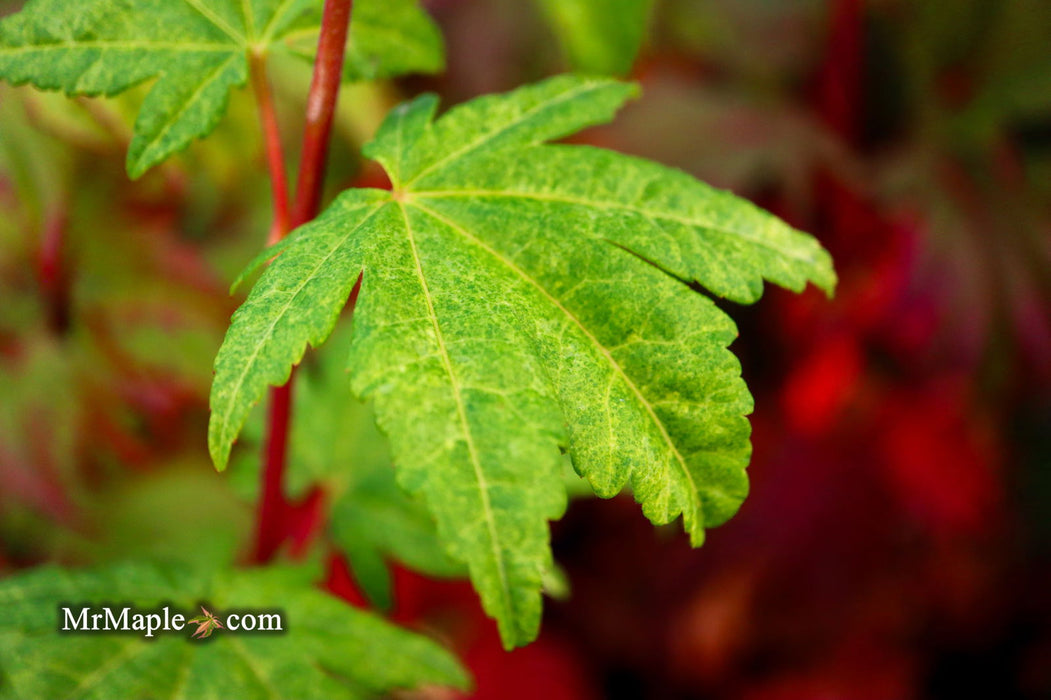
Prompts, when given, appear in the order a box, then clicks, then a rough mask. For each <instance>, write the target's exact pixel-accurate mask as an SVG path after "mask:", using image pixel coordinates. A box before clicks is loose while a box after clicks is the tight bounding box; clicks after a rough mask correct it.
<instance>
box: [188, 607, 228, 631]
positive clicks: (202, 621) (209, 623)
mask: <svg viewBox="0 0 1051 700" xmlns="http://www.w3.org/2000/svg"><path fill="white" fill-rule="evenodd" d="M201 612H203V613H204V615H198V616H197V617H195V618H193V619H191V620H187V622H189V623H191V624H195V625H197V631H196V632H194V633H193V638H194V639H204V638H206V637H210V636H212V632H214V631H215V630H216V629H224V628H223V623H221V622H219V620H218V619H216V617H215V615H213V614H212V613H210V612H208V609H207V608H205V607H204V606H203V605H202V606H201Z"/></svg>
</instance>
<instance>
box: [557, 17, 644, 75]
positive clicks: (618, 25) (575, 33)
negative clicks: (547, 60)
mask: <svg viewBox="0 0 1051 700" xmlns="http://www.w3.org/2000/svg"><path fill="white" fill-rule="evenodd" d="M539 2H540V7H541V9H542V10H543V12H544V14H545V15H546V17H547V19H548V22H549V23H550V24H551V28H552V29H553V30H554V32H555V36H556V37H558V41H559V44H560V45H561V46H562V51H563V52H564V53H565V55H566V58H567V59H568V60H569V64H570V66H572V67H573V68H574V69H575V70H579V71H583V72H587V73H605V74H611V75H619V74H621V73H626V72H628V71H629V70H631V64H632V63H633V62H634V61H635V56H636V54H638V52H639V48H640V46H641V45H642V42H643V40H644V39H645V38H646V28H647V26H648V20H649V14H650V9H651V7H652V5H653V0H539Z"/></svg>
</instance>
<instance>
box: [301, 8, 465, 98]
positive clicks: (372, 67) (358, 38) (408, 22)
mask: <svg viewBox="0 0 1051 700" xmlns="http://www.w3.org/2000/svg"><path fill="white" fill-rule="evenodd" d="M320 19H321V13H320V7H319V8H318V9H317V11H316V12H312V13H310V15H309V16H308V17H306V18H305V21H303V22H300V23H298V26H297V28H296V29H295V30H293V31H291V32H289V33H288V36H286V37H285V43H286V44H287V45H288V46H289V48H291V50H292V51H293V52H295V53H297V54H299V55H301V56H303V57H305V58H308V59H310V60H311V61H313V60H314V55H315V53H316V51H317V40H318V31H319V28H320V26H321V23H320ZM444 67H445V48H444V45H443V42H442V35H441V32H440V31H439V29H438V27H437V26H436V25H435V24H434V22H433V20H431V18H430V16H429V15H428V14H427V13H426V12H424V11H423V10H422V9H420V6H419V3H418V2H417V1H416V0H357V1H356V2H355V3H354V15H353V19H352V21H351V23H350V35H349V36H348V37H347V53H346V58H345V59H344V62H343V79H344V80H346V81H355V80H378V79H380V78H390V77H393V76H396V75H402V74H405V73H438V72H440V71H441V70H442V69H443V68H444Z"/></svg>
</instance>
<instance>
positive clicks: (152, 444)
mask: <svg viewBox="0 0 1051 700" xmlns="http://www.w3.org/2000/svg"><path fill="white" fill-rule="evenodd" d="M574 4H575V3H574V2H570V3H564V4H563V3H560V2H543V3H535V2H525V0H432V1H431V2H427V3H425V5H426V6H427V8H428V9H429V10H430V12H431V13H432V15H433V16H434V17H435V19H436V20H437V22H438V23H439V25H440V26H441V28H442V31H443V33H444V35H445V38H446V44H447V47H448V61H447V63H448V67H447V70H446V72H445V73H444V74H442V75H440V76H438V77H434V78H420V77H414V78H409V79H403V80H399V81H396V82H385V83H375V84H368V85H359V86H349V87H347V88H345V92H344V94H343V96H342V98H341V106H340V113H339V118H338V123H337V135H336V138H337V141H336V143H335V145H334V147H333V151H332V153H333V157H332V158H331V162H330V168H329V171H330V183H331V192H335V191H337V190H338V189H341V188H343V187H347V186H352V185H368V186H383V185H384V179H383V177H382V175H381V174H380V172H379V170H378V168H377V167H376V166H375V165H373V164H368V163H364V162H362V161H361V160H360V157H359V156H358V150H359V147H360V144H361V143H362V142H363V141H364V140H366V139H367V138H368V137H369V135H370V134H371V133H372V131H373V130H374V129H375V127H376V126H377V124H378V122H379V120H380V119H381V118H382V116H383V115H384V114H385V112H386V110H387V109H389V108H390V107H391V106H393V105H394V104H396V103H397V102H399V101H401V100H402V99H405V98H407V97H410V96H412V95H414V94H416V93H418V92H420V91H423V90H434V91H437V92H439V93H440V94H441V95H442V97H443V100H444V104H445V105H446V106H448V105H450V104H454V103H456V102H459V101H462V100H465V99H468V98H470V97H473V96H476V95H478V94H481V93H484V92H492V91H500V90H505V89H510V88H512V87H515V86H517V85H519V84H521V83H523V82H527V81H531V80H534V79H537V78H540V77H543V76H545V75H549V74H551V73H554V72H558V71H560V70H564V69H565V68H566V66H567V64H566V59H565V58H564V57H565V56H566V55H569V56H572V57H574V58H575V59H576V60H577V61H580V62H583V63H584V65H586V66H588V67H591V68H593V69H595V70H618V69H622V68H625V67H626V65H627V64H626V62H625V61H624V56H623V55H621V54H617V53H614V54H612V55H610V54H603V53H602V52H601V51H598V50H596V49H595V48H594V47H593V46H592V45H591V44H589V42H588V40H587V37H586V36H584V37H581V36H579V35H565V34H563V35H561V36H560V35H558V34H557V32H558V31H560V30H559V29H552V27H556V28H558V27H561V31H566V29H565V28H566V26H571V24H572V21H573V18H574V16H577V15H575V14H574V10H573V8H572V7H571V6H572V5H574ZM643 5H644V3H643ZM16 6H17V3H7V4H5V6H4V7H3V11H4V12H7V11H10V10H12V9H14V7H16ZM614 6H616V7H615V10H616V11H617V12H627V13H637V12H638V7H639V6H640V5H639V4H638V3H632V2H617V3H611V8H613V7H614ZM612 11H614V10H613V9H611V12H612ZM567 23H569V25H567ZM646 26H647V29H646V35H645V40H644V46H643V50H642V53H641V55H640V57H639V58H638V60H636V61H635V63H634V66H633V68H632V69H631V77H632V78H633V79H635V80H638V81H639V82H640V83H641V85H642V88H643V97H642V99H640V100H638V101H637V102H635V103H634V104H633V105H631V106H630V107H629V108H628V109H627V110H625V112H624V113H623V114H622V115H621V116H620V117H619V118H618V120H617V121H616V122H615V123H614V124H612V125H610V126H609V127H604V128H601V129H595V130H592V131H590V132H588V133H587V134H585V135H583V136H581V137H578V138H577V139H575V140H578V141H581V142H588V143H594V144H598V145H602V146H604V147H609V148H614V149H617V150H621V151H624V152H629V153H634V154H638V155H643V156H646V157H650V158H654V159H656V160H659V161H661V162H663V163H666V164H670V165H674V166H677V167H680V168H682V169H684V170H687V171H689V172H691V173H693V174H695V175H697V176H698V177H700V178H702V179H704V180H706V181H709V182H711V183H713V184H716V185H718V186H721V187H727V188H730V189H732V190H734V191H735V192H737V193H738V194H742V195H745V196H747V197H750V198H752V199H753V200H755V201H757V202H758V203H760V204H761V205H763V206H765V207H767V208H769V209H771V210H772V211H774V212H776V213H777V214H779V215H781V216H782V217H784V218H786V219H788V220H789V221H790V222H792V223H793V224H794V225H796V226H798V227H799V228H802V229H804V230H807V231H810V232H812V233H814V234H815V235H817V236H818V237H819V238H820V239H821V241H822V242H823V243H824V244H825V245H826V246H827V247H828V248H829V249H830V250H831V251H832V253H833V255H834V258H835V260H836V261H837V266H838V270H839V273H840V278H841V286H840V289H839V292H838V294H837V296H836V298H835V300H833V301H831V302H829V301H826V300H825V299H824V298H822V297H821V296H820V295H819V294H817V293H815V292H813V290H811V291H810V292H808V293H807V294H805V295H803V296H801V297H796V296H793V295H791V294H787V293H783V292H780V291H778V290H774V289H771V290H770V291H769V292H768V294H767V296H766V298H765V299H764V300H763V302H761V303H760V304H759V305H758V306H757V307H754V308H743V307H742V308H738V307H736V306H733V305H729V304H728V305H726V306H728V307H730V308H729V309H728V310H729V312H730V313H731V315H733V316H734V317H735V318H736V319H737V320H738V323H739V325H740V326H741V328H742V339H741V340H740V341H739V342H738V343H737V344H736V345H735V350H736V351H737V353H738V354H739V355H740V356H741V357H742V360H743V364H744V372H745V376H746V379H747V380H748V382H749V384H750V386H751V387H752V389H753V391H754V393H755V394H756V399H757V400H756V405H757V409H756V413H755V415H754V416H753V426H754V431H755V438H754V439H755V458H754V460H753V465H752V467H751V471H752V485H753V493H752V495H751V497H750V498H749V500H748V501H747V502H746V504H745V506H744V508H743V510H742V512H741V513H740V514H739V515H738V516H737V517H736V518H735V519H734V520H732V521H731V522H730V523H729V524H727V525H726V526H724V527H722V528H721V529H719V530H718V531H715V532H713V533H712V535H711V537H710V538H709V541H708V543H707V544H706V545H705V546H704V547H703V548H701V549H700V550H691V549H690V548H689V547H688V544H687V542H686V540H685V538H684V537H683V536H681V535H680V534H678V533H677V532H676V529H675V528H674V527H670V528H662V529H658V530H654V529H653V528H652V526H650V525H649V523H648V522H646V521H645V519H644V518H643V516H642V515H641V514H640V513H639V512H638V510H637V508H636V507H635V506H634V504H633V503H631V499H630V496H624V497H621V498H618V499H614V500H612V501H597V500H588V499H579V500H576V501H574V504H573V506H572V507H571V509H570V512H569V514H568V515H567V517H566V518H565V519H564V520H563V521H562V522H561V523H558V524H556V525H555V527H554V545H555V548H556V555H557V558H558V560H559V562H560V564H561V566H562V567H563V568H564V570H565V575H566V576H567V577H568V581H569V583H570V585H571V588H572V595H571V597H570V598H569V600H568V601H566V602H564V603H553V604H549V605H548V609H547V617H546V619H545V622H544V628H543V633H542V636H541V638H540V640H539V641H538V642H537V643H536V644H534V645H533V646H530V647H527V648H525V649H522V650H519V651H516V652H514V653H511V654H505V653H504V652H503V651H501V650H500V647H499V642H498V638H497V636H496V632H495V628H494V627H493V625H492V624H491V623H490V622H489V621H487V620H486V619H485V618H484V617H483V616H482V615H481V613H480V610H479V609H478V606H477V603H476V601H475V598H474V596H473V593H472V592H471V591H470V589H469V587H468V586H467V585H466V584H464V583H462V582H458V581H456V580H448V579H445V580H436V579H433V578H426V577H423V576H421V575H420V574H417V573H413V572H412V571H411V568H410V567H414V568H416V569H422V570H427V571H432V572H435V573H439V574H441V575H442V576H444V577H452V578H453V579H455V576H456V574H457V573H458V571H457V568H456V566H455V565H453V564H452V563H450V562H446V561H443V560H442V559H441V557H440V556H437V554H436V552H435V549H434V546H433V542H431V541H430V540H428V537H431V535H430V534H429V533H430V530H429V529H428V527H427V523H426V520H425V519H426V516H425V515H422V514H421V513H420V512H418V511H416V510H414V508H415V506H413V504H411V503H409V502H408V501H405V502H404V503H403V504H402V503H397V502H394V504H393V505H390V504H391V502H390V501H389V500H386V498H385V497H384V496H383V494H386V493H389V492H390V489H391V487H392V482H391V481H390V478H389V472H390V469H389V466H390V465H389V458H388V457H387V452H386V449H387V448H386V446H385V445H384V444H383V442H382V438H381V436H380V435H379V434H378V433H377V432H376V431H375V429H374V428H373V427H372V424H371V418H370V416H369V413H368V410H367V408H365V407H361V406H358V405H357V404H356V403H355V402H353V400H352V399H351V398H350V395H349V390H348V388H347V387H346V386H345V382H341V381H340V372H341V371H342V370H341V363H342V362H343V359H344V358H343V357H342V356H341V351H340V346H338V345H336V344H329V345H327V346H326V347H325V348H323V349H322V350H321V351H319V352H317V353H315V354H313V355H311V356H310V357H308V359H307V361H306V365H307V367H306V368H305V370H304V374H305V377H306V378H305V379H304V380H303V381H302V382H301V383H300V385H299V386H298V387H297V390H298V396H297V403H296V406H295V418H294V421H295V434H294V438H293V441H294V445H293V455H294V456H293V460H292V466H291V469H292V473H291V475H290V480H291V482H292V485H293V488H294V489H296V490H297V491H298V497H299V499H300V507H301V508H302V510H303V512H304V513H305V515H304V517H303V519H302V520H303V523H304V528H305V531H304V533H303V537H302V538H301V540H302V541H301V542H298V543H296V542H294V543H293V545H292V546H293V549H295V547H297V546H301V547H305V546H307V545H306V543H307V542H309V541H312V540H313V541H316V540H317V539H318V538H319V537H320V540H321V542H322V546H323V547H324V548H325V551H327V552H329V554H328V555H327V556H328V563H329V576H328V581H327V582H326V585H327V587H328V588H329V589H330V590H332V591H334V592H335V593H337V594H339V595H342V596H344V597H345V598H347V599H348V600H350V601H352V602H354V603H356V604H363V605H364V604H366V601H372V604H374V605H377V606H379V607H380V608H383V609H388V610H389V611H390V614H391V615H392V616H393V617H394V618H395V619H396V620H398V621H400V622H403V623H406V624H409V625H411V626H414V627H417V628H422V629H425V630H428V631H430V632H431V633H433V634H437V635H439V636H441V637H442V638H444V639H446V640H447V641H449V642H450V643H451V644H453V645H454V646H455V648H456V649H457V650H458V651H459V652H460V653H461V655H463V656H464V657H465V658H466V660H467V662H468V664H469V665H470V667H471V669H472V671H473V672H474V674H475V676H476V681H477V686H478V687H477V690H476V694H475V696H476V697H479V698H503V699H514V698H536V697H545V698H547V700H557V699H559V698H584V699H586V698H600V697H608V698H746V699H748V700H775V699H776V700H782V699H784V700H795V699H797V698H798V699H800V700H809V699H818V698H833V697H844V698H852V699H861V700H865V699H868V698H872V699H873V700H876V699H884V698H887V699H895V700H903V699H908V698H943V697H944V698H955V697H961V696H970V697H978V696H983V697H997V698H1041V697H1051V596H1049V595H1048V591H1049V590H1051V519H1049V517H1048V512H1049V509H1051V206H1049V204H1051V3H1048V2H1046V0H1011V1H1010V2H998V1H997V0H924V2H910V1H909V0H868V1H863V0H659V1H658V2H656V3H655V6H654V7H653V8H652V10H651V11H650V13H649V21H648V24H647V25H646ZM630 40H631V37H628V38H627V39H626V41H629V42H630ZM560 41H561V42H562V45H563V46H564V47H565V51H560V50H559V42H560ZM622 64H623V65H622ZM272 79H273V80H274V83H275V90H276V93H277V95H278V98H279V100H280V104H279V109H280V112H281V114H280V117H281V119H282V123H283V125H284V126H285V128H286V133H287V134H289V135H292V134H296V133H299V127H300V124H299V123H298V120H300V119H301V116H299V115H301V114H302V112H303V102H304V96H305V92H306V89H305V86H306V84H307V82H308V80H309V67H308V66H306V65H302V64H295V63H288V64H275V65H274V66H273V67H272ZM142 94H143V89H138V90H134V91H132V92H130V93H127V94H125V95H122V96H120V97H118V98H115V99H109V100H101V99H86V98H79V99H74V100H67V99H66V98H63V97H59V96H56V95H53V94H46V93H40V92H35V91H33V90H29V89H23V88H18V89H16V88H11V87H9V86H0V358H2V361H0V543H2V544H0V572H5V573H6V572H13V571H15V570H19V569H22V568H25V567H29V566H32V565H35V564H39V563H42V562H46V561H57V562H60V563H64V564H70V565H79V564H86V563H91V562H99V561H110V560H116V559H123V558H129V557H135V556H142V555H150V556H161V557H165V558H169V559H175V560H185V561H189V560H193V561H198V562H199V561H202V560H203V561H205V562H208V561H214V562H222V561H228V560H230V559H235V560H236V559H242V560H243V559H244V558H245V557H246V551H247V548H248V543H249V541H250V539H251V537H250V535H251V528H252V503H253V500H254V497H255V490H256V488H257V487H256V485H255V481H256V479H255V475H254V474H255V470H257V469H258V457H257V453H258V449H257V446H258V442H259V433H260V430H259V429H258V428H257V429H255V430H254V431H253V430H252V429H249V430H248V431H247V433H246V436H245V437H244V438H242V440H241V442H240V443H239V454H238V457H237V460H238V461H237V462H236V463H235V465H234V466H233V467H232V468H231V472H230V473H229V474H227V475H219V474H216V473H215V472H214V470H213V469H212V467H211V465H210V463H209V461H208V458H207V453H206V450H205V444H204V442H205V440H204V436H205V434H206V422H207V392H208V387H209V382H210V378H211V373H210V368H211V363H212V359H213V357H214V354H215V351H216V350H217V348H218V346H219V343H220V341H221V339H222V335H223V332H224V330H225V327H226V324H227V321H228V318H229V315H230V313H231V312H232V311H233V309H234V308H236V305H237V303H238V301H239V299H240V298H241V297H239V296H235V297H231V296H230V295H229V294H228V292H227V287H228V284H229V281H230V280H232V279H233V277H234V276H235V275H236V274H237V272H238V271H239V270H240V268H241V267H242V266H243V265H244V264H245V263H246V262H247V261H248V260H250V259H251V258H252V257H254V255H255V254H256V252H257V251H258V250H259V249H260V248H261V247H262V245H263V243H264V240H265V238H266V235H267V231H268V228H269V216H270V208H269V202H268V196H269V195H268V185H267V182H266V175H265V165H264V161H263V155H262V147H261V143H260V141H259V138H258V136H257V132H258V128H257V124H256V116H255V113H254V110H253V106H252V102H251V97H250V95H249V94H247V92H244V91H242V92H240V93H238V94H235V95H234V96H233V98H232V100H231V105H230V111H229V114H228V116H227V117H226V118H225V119H224V120H223V122H222V123H221V125H220V127H219V128H218V130H217V131H216V132H215V134H214V135H213V136H212V137H210V138H209V139H208V140H206V141H203V142H198V143H195V144H194V145H193V146H192V147H191V148H190V149H189V150H188V151H187V152H185V153H184V154H182V155H180V156H178V157H177V158H175V159H173V160H171V161H169V162H168V163H166V164H165V165H163V166H161V167H159V168H156V169H154V170H153V171H151V172H149V173H147V174H146V175H145V176H144V177H143V178H142V179H140V180H138V181H135V182H129V181H128V180H127V178H126V176H125V174H124V156H125V152H126V150H127V145H128V141H129V138H130V124H131V123H132V121H133V115H134V112H135V109H136V107H137V105H138V104H139V102H140V101H141V98H142ZM297 147H298V143H297V142H296V140H295V139H293V138H287V139H286V148H287V149H288V150H289V152H290V154H291V155H292V157H295V150H296V148H297ZM243 293H244V292H243V290H242V291H241V292H240V294H243ZM341 332H346V329H344V330H343V331H341ZM333 454H334V455H336V459H335V460H333V459H329V458H327V457H326V455H333ZM573 478H574V477H573V476H572V475H571V474H568V475H567V483H570V484H571V485H572V481H573ZM369 504H373V505H376V504H378V505H380V506H382V505H383V504H388V505H390V510H387V511H386V512H385V511H384V510H383V508H380V509H379V510H369V507H370V505H369ZM420 518H423V520H422V521H421V520H420ZM326 520H327V521H330V522H331V526H330V527H329V528H328V529H327V530H326V531H325V532H323V533H321V534H320V535H317V533H313V534H312V528H313V529H316V525H317V523H320V522H324V521H326ZM312 523H313V525H312ZM414 523H415V524H419V527H418V528H417V527H416V526H415V525H414ZM396 528H404V530H396ZM348 555H349V556H348ZM392 559H396V560H398V561H401V562H404V564H401V565H397V566H395V567H394V568H393V569H392V570H390V571H389V570H388V568H387V566H386V562H389V561H390V560H392ZM553 588H558V586H557V585H555V583H554V582H553Z"/></svg>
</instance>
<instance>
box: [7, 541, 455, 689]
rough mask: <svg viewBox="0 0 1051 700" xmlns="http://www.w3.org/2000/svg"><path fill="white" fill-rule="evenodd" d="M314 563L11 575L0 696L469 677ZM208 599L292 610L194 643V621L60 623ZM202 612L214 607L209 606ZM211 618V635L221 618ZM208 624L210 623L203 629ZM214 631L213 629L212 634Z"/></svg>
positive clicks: (394, 684)
mask: <svg viewBox="0 0 1051 700" xmlns="http://www.w3.org/2000/svg"><path fill="white" fill-rule="evenodd" d="M313 574H314V572H312V571H309V570H307V569H299V568H280V567H270V568H267V569H265V570H256V571H242V572H237V571H217V572H213V573H212V574H211V575H207V574H205V575H202V572H198V571H180V570H175V569H171V568H167V567H162V566H157V565H153V564H147V563H143V562H132V563H124V564H119V565H115V566H109V567H104V568H97V569H91V570H80V571H69V570H64V569H59V568H57V567H47V568H43V569H38V570H35V571H31V572H29V573H26V574H21V575H18V576H14V577H11V578H8V579H5V580H3V581H0V608H2V609H3V610H4V615H3V617H2V619H0V669H2V673H0V697H4V698H8V697H17V698H98V699H99V700H105V699H108V698H125V699H126V700H139V699H142V700H145V699H146V698H151V699H159V698H181V697H188V696H192V697H195V698H217V699H218V698H242V699H244V700H254V699H255V698H260V699H263V698H266V699H268V700H269V699H271V698H288V699H289V700H291V699H293V698H294V699H295V700H306V699H308V698H317V699H318V700H333V699H335V698H360V697H370V696H371V694H372V692H382V691H386V690H391V689H394V688H409V687H417V686H420V685H422V684H442V685H454V686H458V687H463V686H464V685H466V683H467V680H466V677H465V674H464V671H463V670H462V669H461V668H460V666H459V665H458V663H457V662H456V660H455V658H454V657H453V656H452V655H451V654H450V653H448V652H447V651H445V650H444V649H443V648H441V647H440V646H438V645H437V644H435V643H434V642H432V641H430V640H429V639H426V638H424V637H421V636H419V635H415V634H412V633H410V632H408V631H406V630H401V629H398V628H397V627H394V626H393V625H391V624H389V623H387V622H385V621H383V620H381V619H380V618H378V617H375V616H374V615H371V614H369V613H366V612H363V611H361V610H357V609H355V608H352V607H350V606H348V605H346V604H345V603H343V602H342V601H340V600H337V599H336V598H333V597H332V596H329V595H327V594H325V593H322V592H320V591H318V590H316V589H314V588H313V586H312V582H313ZM201 599H207V600H210V601H213V602H214V603H215V604H216V605H218V606H220V607H222V608H223V609H227V610H230V609H242V610H243V609H251V608H257V609H260V610H267V611H274V610H275V608H280V610H281V612H282V613H283V615H284V617H283V625H282V626H283V629H284V630H285V631H284V632H280V633H255V634H238V633H237V632H229V633H226V634H222V635H217V636H216V638H215V639H214V640H212V641H211V642H210V643H208V644H193V643H190V641H189V638H188V637H187V636H186V634H185V632H174V631H173V632H167V633H166V632H158V633H157V634H156V636H154V637H153V638H152V639H144V638H143V637H142V636H141V633H134V632H129V633H113V632H110V633H105V634H99V633H94V634H93V633H86V632H77V633H70V634H59V633H58V631H57V630H58V628H59V627H61V626H62V625H63V622H64V620H63V618H61V617H59V616H60V615H61V614H62V613H61V612H60V608H59V606H60V605H65V606H69V607H71V608H73V612H74V617H75V616H76V615H77V614H78V613H79V606H81V605H93V606H95V609H93V610H92V612H99V610H98V609H97V606H100V605H102V604H106V605H110V606H111V607H113V608H114V614H115V615H118V616H119V614H120V609H121V608H122V607H124V606H125V605H128V606H134V607H137V608H149V609H150V610H149V611H150V612H155V610H154V609H156V610H159V609H160V608H161V607H162V606H164V605H168V606H170V607H171V609H172V613H173V614H174V612H176V611H179V610H187V609H191V608H193V607H195V602H196V601H198V600H201ZM202 617H203V616H202ZM211 619H212V621H213V622H211V623H210V622H209V621H208V618H207V617H204V618H203V624H204V625H206V626H207V629H208V634H210V633H211V631H212V630H213V629H214V628H215V625H214V623H217V622H218V621H217V620H215V618H214V617H212V618H211ZM199 631H200V630H199ZM202 636H207V635H202Z"/></svg>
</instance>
